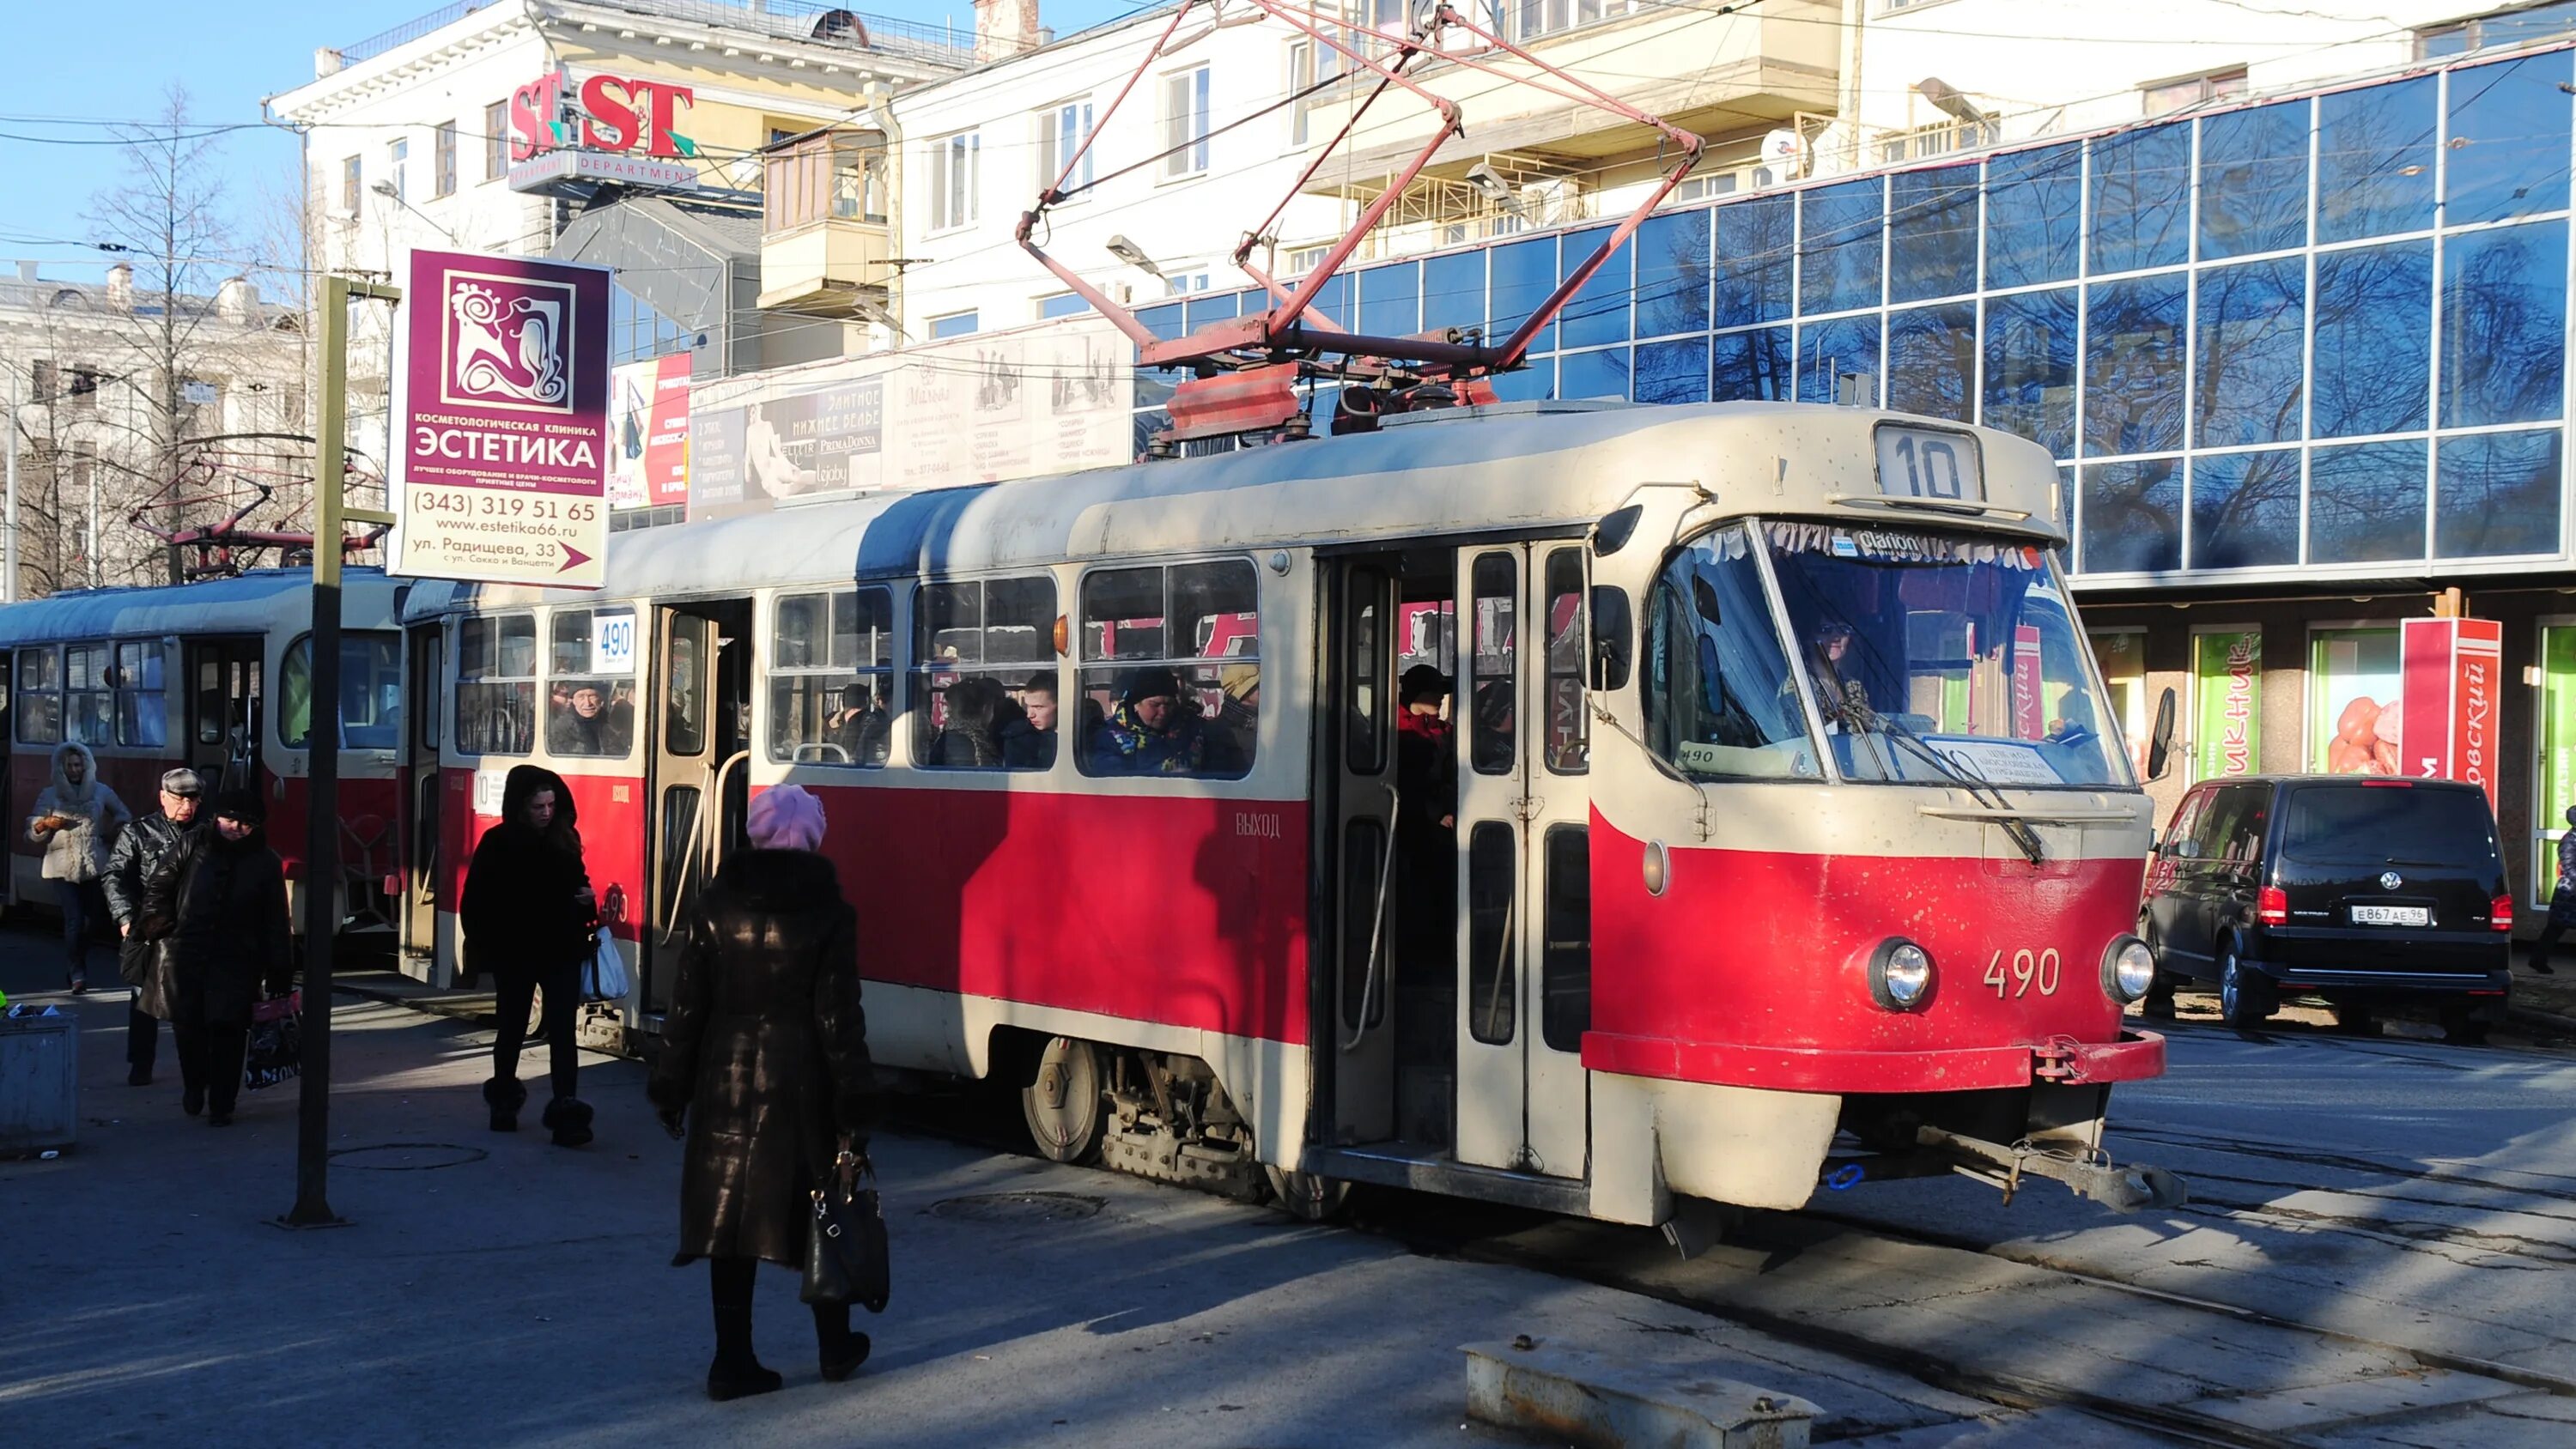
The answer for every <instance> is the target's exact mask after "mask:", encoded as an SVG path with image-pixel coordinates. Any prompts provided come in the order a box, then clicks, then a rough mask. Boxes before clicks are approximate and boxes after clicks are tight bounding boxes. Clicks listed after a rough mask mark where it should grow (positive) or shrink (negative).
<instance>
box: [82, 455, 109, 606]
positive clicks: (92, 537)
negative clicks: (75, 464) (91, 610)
mask: <svg viewBox="0 0 2576 1449" xmlns="http://www.w3.org/2000/svg"><path fill="white" fill-rule="evenodd" d="M99 467H100V465H99V464H98V463H96V462H93V463H91V464H90V465H89V538H88V541H87V542H85V543H83V544H82V545H81V551H82V552H84V553H86V554H88V555H89V586H90V587H91V588H93V589H94V588H97V587H98V586H99V585H100V584H102V583H104V582H106V578H107V576H106V574H105V573H104V572H103V571H102V570H101V569H100V568H99V565H98V470H99Z"/></svg>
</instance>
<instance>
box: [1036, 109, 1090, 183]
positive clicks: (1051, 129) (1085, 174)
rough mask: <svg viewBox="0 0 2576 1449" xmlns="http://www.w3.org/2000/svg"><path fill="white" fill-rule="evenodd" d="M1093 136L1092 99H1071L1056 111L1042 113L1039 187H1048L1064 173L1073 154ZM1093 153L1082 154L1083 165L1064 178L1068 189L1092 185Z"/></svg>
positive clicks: (1040, 123)
mask: <svg viewBox="0 0 2576 1449" xmlns="http://www.w3.org/2000/svg"><path fill="white" fill-rule="evenodd" d="M1090 139H1091V102H1090V101H1089V100H1088V99H1084V100H1079V101H1067V102H1065V103H1064V104H1063V105H1060V106H1057V107H1055V108H1054V109H1053V110H1047V111H1040V112H1038V187H1039V189H1041V190H1044V189H1045V188H1047V187H1050V186H1053V185H1055V184H1056V178H1057V177H1058V176H1062V175H1064V168H1065V164H1066V163H1067V162H1068V161H1070V160H1071V159H1072V158H1073V153H1074V152H1075V151H1076V150H1077V149H1079V148H1080V147H1081V146H1082V144H1083V143H1084V142H1086V141H1088V140H1090ZM1091 162H1092V153H1091V152H1089V151H1084V152H1083V153H1082V164H1081V165H1080V166H1077V167H1075V168H1074V172H1073V174H1072V175H1071V176H1066V177H1065V178H1064V184H1065V186H1066V188H1067V189H1069V190H1070V189H1077V188H1080V187H1085V186H1089V185H1090V184H1091V176H1092V164H1091Z"/></svg>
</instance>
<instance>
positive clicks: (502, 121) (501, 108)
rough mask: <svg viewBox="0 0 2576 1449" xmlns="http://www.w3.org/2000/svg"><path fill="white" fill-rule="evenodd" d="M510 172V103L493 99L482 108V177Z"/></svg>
mask: <svg viewBox="0 0 2576 1449" xmlns="http://www.w3.org/2000/svg"><path fill="white" fill-rule="evenodd" d="M509 174H510V103H509V102H508V101H494V102H493V103H492V104H490V105H488V106H485V107H484V108H483V179H484V180H486V181H498V180H500V179H501V178H502V177H504V176H507V175H509Z"/></svg>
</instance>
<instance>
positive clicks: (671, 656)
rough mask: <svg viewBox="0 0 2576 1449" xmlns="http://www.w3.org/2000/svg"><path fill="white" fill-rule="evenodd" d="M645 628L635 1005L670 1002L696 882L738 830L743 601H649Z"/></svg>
mask: <svg viewBox="0 0 2576 1449" xmlns="http://www.w3.org/2000/svg"><path fill="white" fill-rule="evenodd" d="M654 638H655V639H656V640H657V641H658V643H657V646H656V647H657V648H659V650H660V651H661V656H660V664H661V667H660V668H659V669H657V670H655V671H654V679H653V691H654V702H653V708H652V711H651V714H650V716H649V717H650V718H651V720H652V722H653V728H652V740H653V749H652V757H651V760H650V763H649V768H650V769H651V771H652V775H651V778H650V779H649V780H648V781H647V782H646V788H647V790H648V791H649V798H650V799H651V801H652V809H651V819H650V820H649V821H648V822H647V828H646V832H645V840H646V848H647V851H648V858H647V860H646V861H645V871H646V879H648V880H650V881H651V882H652V883H653V901H652V909H651V912H650V914H649V915H648V916H647V918H646V920H645V922H644V925H643V930H642V933H641V935H642V941H643V948H644V949H643V953H642V954H643V958H644V960H643V968H642V969H643V975H644V1003H645V1007H644V1009H645V1011H646V1012H647V1014H649V1015H653V1016H660V1015H661V1014H663V1013H664V1012H667V1011H669V1010H670V1009H671V982H672V977H673V974H674V972H676V971H677V969H678V966H679V952H680V946H681V943H682V942H683V941H684V940H685V939H686V938H687V931H688V919H689V915H690V913H691V911H692V910H693V909H694V907H695V905H696V902H697V898H698V892H699V891H700V890H702V889H704V888H705V886H706V883H707V880H708V878H709V877H710V876H712V875H713V874H714V872H715V869H716V867H717V866H718V865H719V864H720V863H722V861H723V858H724V855H725V853H726V852H727V851H730V850H733V849H736V848H738V847H739V846H740V844H741V842H742V840H743V815H744V809H745V806H746V805H747V803H748V801H749V798H750V796H749V791H750V778H749V771H748V770H747V768H746V766H747V765H748V763H749V760H750V754H749V751H750V749H751V678H752V673H751V601H750V600H748V599H724V600H716V601H711V602H706V603H689V604H678V605H673V606H670V607H666V608H663V609H661V610H660V611H659V618H658V619H657V621H656V628H655V630H654Z"/></svg>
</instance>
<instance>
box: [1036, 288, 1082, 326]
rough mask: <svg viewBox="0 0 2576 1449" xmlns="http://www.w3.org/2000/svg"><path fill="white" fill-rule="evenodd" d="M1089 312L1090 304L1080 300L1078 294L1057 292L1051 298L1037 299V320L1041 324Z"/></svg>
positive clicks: (1080, 297)
mask: <svg viewBox="0 0 2576 1449" xmlns="http://www.w3.org/2000/svg"><path fill="white" fill-rule="evenodd" d="M1090 310H1091V304H1090V303H1089V302H1086V301H1084V300H1082V296H1081V294H1080V293H1078V292H1058V293H1056V294H1055V295H1054V296H1052V297H1040V298H1038V320H1039V321H1041V322H1051V321H1053V320H1055V319H1056V318H1058V317H1079V316H1081V315H1082V314H1083V313H1085V312H1088V311H1090Z"/></svg>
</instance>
